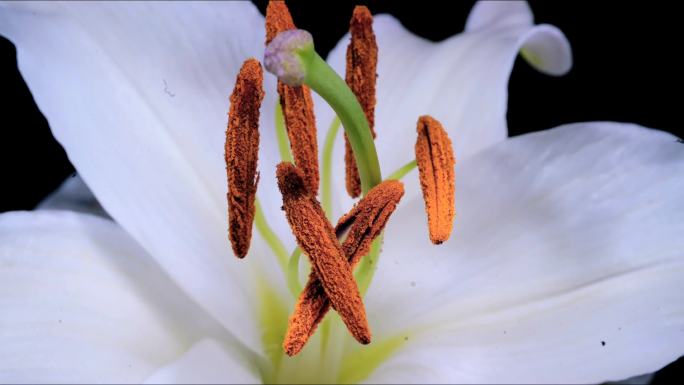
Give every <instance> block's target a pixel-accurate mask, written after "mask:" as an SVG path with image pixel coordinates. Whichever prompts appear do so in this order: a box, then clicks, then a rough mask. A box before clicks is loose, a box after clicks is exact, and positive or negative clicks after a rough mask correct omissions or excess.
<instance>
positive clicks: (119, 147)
mask: <svg viewBox="0 0 684 385" xmlns="http://www.w3.org/2000/svg"><path fill="white" fill-rule="evenodd" d="M2 7H3V10H2V12H0V33H2V34H3V35H6V36H7V37H8V38H9V39H10V40H11V41H12V42H13V43H15V45H16V46H17V56H18V64H19V68H20V70H21V73H22V75H23V76H24V78H25V80H26V82H27V84H28V86H29V88H30V89H31V92H32V94H33V96H34V98H35V100H36V102H37V104H38V106H39V107H40V109H41V111H42V112H43V113H44V114H45V116H46V117H47V119H48V121H49V123H50V126H51V128H52V130H53V133H54V134H55V137H56V138H57V139H58V141H59V142H60V143H61V144H62V145H63V146H64V148H65V149H66V151H67V154H68V156H69V159H70V160H71V162H72V163H73V164H74V166H75V167H76V169H77V170H78V172H79V174H80V175H81V177H82V178H83V179H84V181H85V182H86V183H87V185H88V186H89V187H90V188H91V189H92V191H93V192H94V193H95V195H96V197H97V199H98V201H99V202H100V203H101V204H102V206H103V207H104V208H105V209H106V210H107V212H108V213H109V214H110V215H111V216H112V217H113V218H114V219H115V220H116V221H117V222H118V223H120V224H121V225H122V226H123V227H124V228H125V229H126V231H128V232H129V233H130V234H131V235H132V236H133V237H134V238H135V239H136V240H137V241H138V242H139V243H140V244H141V245H142V246H143V247H144V248H145V249H146V250H147V251H148V252H149V253H150V254H151V255H152V256H153V257H154V258H156V259H157V260H158V261H159V263H160V265H161V266H162V267H163V268H164V270H165V271H167V272H168V274H169V275H170V276H171V277H172V278H173V279H174V280H175V281H176V282H177V283H178V284H179V286H181V287H182V288H183V289H184V290H185V291H186V292H187V293H188V294H189V295H190V296H191V297H192V298H193V299H194V300H196V301H197V302H198V303H200V304H201V305H202V306H203V307H204V308H206V309H207V310H208V311H209V312H210V313H211V314H212V315H213V316H215V317H216V318H217V319H218V320H220V322H221V323H222V324H223V325H224V326H225V327H226V328H228V329H230V330H231V331H232V332H233V333H234V334H235V335H236V336H237V338H239V339H241V340H242V341H243V342H244V343H246V344H248V345H249V346H251V347H252V348H255V347H257V346H258V345H259V342H258V341H259V331H258V330H257V327H256V325H255V323H254V322H252V318H253V316H254V315H253V311H254V309H253V307H252V305H251V303H254V302H255V301H254V300H253V295H254V292H255V290H251V288H250V284H249V281H250V279H251V276H250V275H249V274H245V269H248V270H249V269H250V268H248V267H245V265H247V266H252V267H253V266H256V265H257V264H258V263H259V261H258V259H256V258H250V257H248V258H247V261H237V260H236V258H234V257H233V256H232V252H231V251H230V246H229V244H228V239H227V219H226V216H227V214H226V212H227V209H226V199H225V196H226V190H227V188H226V182H225V181H226V175H225V169H224V168H225V162H224V159H223V153H224V149H223V143H224V132H225V126H226V122H227V117H226V114H227V111H228V108H229V100H228V95H229V94H230V92H231V90H232V88H233V82H234V80H235V76H236V74H237V72H238V70H239V67H240V66H241V64H242V62H243V60H244V59H246V58H248V57H250V56H254V57H257V58H260V57H261V56H262V52H263V40H264V31H263V17H262V16H261V15H260V14H259V13H258V11H257V10H256V8H255V7H254V6H253V5H252V4H249V3H215V2H151V3H144V2H121V3H119V2H102V3H99V2H98V3H88V2H86V3H73V2H70V3H57V4H54V3H29V4H24V3H9V4H8V3H4V4H2ZM45 63H50V65H46V64H45ZM266 81H267V83H268V82H269V81H270V82H272V79H270V78H267V79H266ZM268 97H269V98H273V95H270V96H268ZM263 121H266V122H268V121H269V120H268V119H263ZM270 134H271V135H270V136H271V137H272V130H271V132H270ZM268 138H269V134H264V135H262V144H265V146H267V144H268V142H269V139H268ZM273 148H275V144H274V145H273ZM262 167H263V166H262ZM264 182H265V181H262V183H261V186H260V195H261V196H262V197H263V196H266V199H267V200H268V199H269V198H268V197H269V195H268V193H269V191H273V193H274V194H275V191H276V189H275V187H273V186H271V187H272V188H271V189H270V190H269V189H267V188H264V185H265V184H266V185H267V183H264ZM268 182H272V181H268ZM272 185H274V183H272ZM267 190H268V191H267ZM253 243H254V244H256V245H254V247H253V254H259V255H264V258H266V257H270V258H272V257H271V256H270V253H267V252H266V251H265V250H264V249H263V248H261V249H260V246H259V243H260V242H259V238H258V237H257V236H256V234H255V237H254V242H253ZM267 254H268V255H267ZM270 262H271V263H270V266H274V265H275V263H274V262H273V261H272V259H270Z"/></svg>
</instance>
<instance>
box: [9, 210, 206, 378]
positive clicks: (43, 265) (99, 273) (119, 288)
mask: <svg viewBox="0 0 684 385" xmlns="http://www.w3.org/2000/svg"><path fill="white" fill-rule="evenodd" d="M0 281H1V282H2V285H0V308H2V311H1V312H0V382H3V383H17V382H29V383H37V382H50V383H56V382H66V383H77V382H86V383H94V382H114V383H123V382H139V381H142V380H143V379H145V378H146V377H147V376H148V375H150V374H151V373H152V372H153V371H154V370H156V369H157V367H159V366H161V365H163V364H165V363H166V362H168V361H171V360H173V359H175V357H177V356H178V355H180V354H181V353H182V352H183V351H184V350H185V349H187V347H188V346H189V345H190V343H191V341H192V340H194V339H197V338H199V337H200V336H201V335H204V334H205V332H207V331H209V332H212V330H215V327H212V326H211V325H210V324H209V323H207V325H209V326H207V327H204V326H203V325H201V322H204V321H210V319H209V317H208V316H207V315H206V314H205V313H204V312H202V311H201V310H200V309H199V308H198V307H197V306H196V305H194V303H193V302H192V301H191V300H189V299H188V298H187V297H186V296H185V295H184V294H183V293H182V292H181V291H180V290H179V289H178V288H177V287H175V286H174V284H173V283H172V282H171V281H170V280H169V279H168V277H166V276H165V275H164V274H163V273H162V271H161V269H159V268H158V266H157V265H156V264H155V263H154V262H153V261H152V260H151V259H150V257H149V256H148V255H147V254H146V253H145V252H144V250H142V249H141V248H140V247H139V246H137V245H136V244H135V242H134V241H133V240H132V239H131V238H130V237H129V236H128V235H127V234H126V233H125V232H124V231H123V230H122V229H121V228H120V227H119V226H117V225H116V224H115V223H114V222H111V221H109V220H106V219H102V218H98V217H95V216H91V215H85V214H76V213H70V212H66V211H50V210H41V211H35V212H13V213H6V214H2V215H1V216H0Z"/></svg>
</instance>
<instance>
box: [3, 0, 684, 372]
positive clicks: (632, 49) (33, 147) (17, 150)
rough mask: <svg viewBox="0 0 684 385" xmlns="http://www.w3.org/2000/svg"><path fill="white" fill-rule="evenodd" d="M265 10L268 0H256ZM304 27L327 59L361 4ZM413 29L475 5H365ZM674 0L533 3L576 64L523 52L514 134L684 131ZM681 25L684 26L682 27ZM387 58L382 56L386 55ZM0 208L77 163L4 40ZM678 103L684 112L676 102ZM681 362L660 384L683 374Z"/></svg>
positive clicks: (323, 13) (514, 79) (332, 10)
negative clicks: (598, 126)
mask: <svg viewBox="0 0 684 385" xmlns="http://www.w3.org/2000/svg"><path fill="white" fill-rule="evenodd" d="M255 3H256V4H257V6H258V7H259V9H260V10H261V11H262V13H263V12H264V9H265V1H262V0H259V1H256V2H255ZM288 4H289V6H290V10H291V12H292V15H293V18H294V20H295V22H296V23H297V26H298V27H299V28H303V29H307V30H309V31H311V32H313V34H314V38H315V41H316V48H317V50H318V51H319V53H320V54H321V55H322V56H325V55H326V54H327V52H328V51H329V50H330V49H332V48H333V46H334V45H335V44H336V43H337V41H338V40H339V39H340V37H342V35H343V34H344V33H345V32H346V29H347V26H348V21H349V16H350V15H351V11H352V9H353V6H354V4H353V3H352V2H347V1H344V2H332V1H324V2H323V1H307V2H304V1H289V2H288ZM362 4H366V5H368V6H369V8H370V9H371V11H372V12H373V13H390V14H393V15H394V16H395V17H397V18H398V19H399V20H401V22H402V23H403V24H404V26H405V27H406V28H408V29H409V30H411V31H412V32H414V33H416V34H418V35H420V36H423V37H425V38H428V39H431V40H435V41H439V40H442V39H445V38H447V37H449V36H451V35H453V34H456V33H458V32H460V31H462V30H463V26H464V24H465V20H466V16H467V15H468V12H469V10H470V8H471V7H472V4H473V2H471V1H467V2H452V1H438V2H424V1H421V2H418V1H411V2H403V1H366V2H362ZM673 4H674V2H673V3H669V2H668V3H666V2H648V3H647V2H635V3H632V2H612V1H607V2H595V1H584V2H571V1H563V2H557V1H531V2H530V5H531V8H532V10H533V12H534V15H535V20H536V22H537V23H549V24H553V25H556V26H557V27H559V28H560V29H561V30H562V31H563V32H564V33H565V34H566V36H567V37H568V39H569V40H570V44H571V45H572V48H573V57H574V64H573V68H572V70H571V71H570V73H569V74H568V75H566V76H564V77H558V78H555V77H549V76H545V75H541V74H539V73H538V72H536V71H535V70H533V69H532V68H531V67H530V66H529V65H527V64H526V63H525V62H524V61H522V60H521V59H520V58H519V59H518V60H517V62H516V65H515V67H514V70H513V74H512V76H511V79H510V84H509V102H508V106H509V109H508V123H509V132H510V135H520V134H523V133H526V132H532V131H538V130H543V129H547V128H551V127H554V126H557V125H560V124H563V123H570V122H578V121H591V120H613V121H624V122H634V123H638V124H641V125H644V126H648V127H653V128H658V129H662V130H665V131H668V132H671V133H673V134H675V135H677V136H679V137H684V130H683V129H682V126H681V124H680V121H679V120H676V119H675V114H676V113H678V112H679V113H681V111H682V108H681V104H682V99H684V98H682V96H681V94H678V93H677V91H680V90H681V89H682V88H681V86H682V76H681V74H680V71H681V70H682V69H683V68H684V67H682V61H681V59H680V58H678V57H677V56H679V54H680V53H679V52H678V51H681V47H682V42H681V32H680V30H681V25H679V23H680V20H679V19H680V18H681V13H680V12H679V11H677V10H675V5H673ZM678 25H679V26H678ZM380 54H382V52H381V53H380ZM0 85H2V87H1V89H0V94H1V96H0V97H1V99H0V122H2V123H0V124H2V127H1V128H0V168H1V169H2V184H1V185H0V212H2V211H8V210H26V209H31V208H33V206H34V205H35V204H36V203H37V202H38V201H39V200H40V199H41V198H43V197H44V196H45V195H46V194H47V193H49V192H50V191H52V190H53V189H54V188H56V187H57V186H58V185H59V184H60V183H61V182H62V181H63V180H64V179H65V178H66V177H67V176H68V175H70V174H71V173H72V172H73V171H74V169H73V166H72V165H71V164H70V163H69V161H68V159H67V157H66V155H65V154H64V151H63V150H62V149H61V147H60V146H59V144H58V143H57V142H56V141H55V140H54V138H53V137H52V135H51V133H50V130H49V127H48V126H47V122H46V121H45V119H44V118H43V117H42V115H41V114H40V111H38V109H37V107H36V106H35V104H34V102H33V99H32V97H31V95H30V93H29V92H28V89H27V87H26V85H25V83H24V82H23V80H22V78H21V76H20V75H19V72H18V70H17V67H16V56H15V51H14V47H13V46H12V44H11V43H9V42H8V41H7V40H5V39H2V38H0ZM676 107H679V108H676ZM683 367H684V363H683V362H682V360H681V359H680V361H678V362H677V363H675V364H672V365H670V366H668V367H667V368H665V369H664V370H663V371H661V372H659V373H658V375H657V376H656V378H655V380H654V383H665V382H667V381H671V380H675V379H676V378H682V373H683V372H684V370H683V369H682V368H683Z"/></svg>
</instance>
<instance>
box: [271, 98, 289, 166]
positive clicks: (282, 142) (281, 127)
mask: <svg viewBox="0 0 684 385" xmlns="http://www.w3.org/2000/svg"><path fill="white" fill-rule="evenodd" d="M275 130H276V139H277V140H278V152H280V160H281V161H283V162H290V163H292V154H291V153H290V140H289V139H288V137H287V130H286V129H285V117H284V116H283V107H281V106H280V103H276V109H275Z"/></svg>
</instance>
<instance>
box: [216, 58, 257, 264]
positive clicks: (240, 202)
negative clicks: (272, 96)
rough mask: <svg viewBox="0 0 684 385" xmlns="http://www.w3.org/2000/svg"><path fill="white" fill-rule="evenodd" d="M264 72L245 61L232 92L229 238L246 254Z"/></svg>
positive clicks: (238, 253)
mask: <svg viewBox="0 0 684 385" xmlns="http://www.w3.org/2000/svg"><path fill="white" fill-rule="evenodd" d="M263 78H264V77H263V72H262V70H261V64H260V63H259V61H257V60H256V59H253V58H252V59H248V60H246V61H245V62H244V64H243V65H242V68H241V69H240V73H239V74H238V76H237V80H236V81H235V88H234V89H233V93H232V94H231V96H230V112H229V113H228V129H227V130H226V144H225V159H226V173H227V175H228V223H229V230H228V238H229V239H230V243H231V246H232V248H233V252H234V253H235V255H236V256H237V257H238V258H244V257H245V255H247V251H248V250H249V244H250V241H251V239H252V223H253V221H254V198H255V197H256V188H257V183H258V181H259V176H258V174H257V172H256V167H257V160H258V157H259V107H260V106H261V100H262V99H263V98H264V90H263V86H262V84H263V80H264V79H263Z"/></svg>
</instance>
